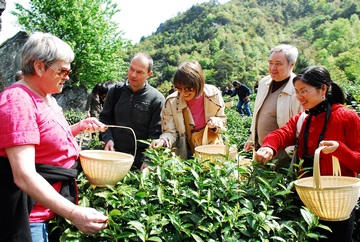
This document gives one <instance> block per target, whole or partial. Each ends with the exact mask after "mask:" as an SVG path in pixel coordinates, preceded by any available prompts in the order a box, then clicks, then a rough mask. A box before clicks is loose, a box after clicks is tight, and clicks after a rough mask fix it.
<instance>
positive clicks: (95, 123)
mask: <svg viewBox="0 0 360 242" xmlns="http://www.w3.org/2000/svg"><path fill="white" fill-rule="evenodd" d="M78 124H79V127H80V131H85V130H86V132H90V133H94V132H97V131H101V132H104V131H105V130H107V126H106V125H105V124H103V123H102V122H100V121H99V120H98V119H97V118H94V117H91V118H86V119H83V120H80V122H79V123H78Z"/></svg>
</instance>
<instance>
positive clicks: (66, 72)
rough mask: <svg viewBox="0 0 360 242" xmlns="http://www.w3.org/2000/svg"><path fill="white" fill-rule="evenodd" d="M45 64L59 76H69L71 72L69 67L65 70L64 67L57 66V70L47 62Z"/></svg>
mask: <svg viewBox="0 0 360 242" xmlns="http://www.w3.org/2000/svg"><path fill="white" fill-rule="evenodd" d="M45 65H46V66H47V67H49V68H50V69H52V70H53V71H55V72H56V73H57V74H58V75H59V76H62V77H65V76H69V75H70V73H71V72H72V70H71V69H69V70H65V69H61V68H57V70H56V69H54V67H52V66H50V65H48V64H45Z"/></svg>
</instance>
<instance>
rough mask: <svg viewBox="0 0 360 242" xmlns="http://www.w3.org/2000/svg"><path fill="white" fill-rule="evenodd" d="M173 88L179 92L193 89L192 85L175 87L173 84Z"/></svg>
mask: <svg viewBox="0 0 360 242" xmlns="http://www.w3.org/2000/svg"><path fill="white" fill-rule="evenodd" d="M175 88H176V90H178V91H179V92H181V91H182V90H184V92H191V91H194V88H192V87H184V88H182V87H176V86H175Z"/></svg>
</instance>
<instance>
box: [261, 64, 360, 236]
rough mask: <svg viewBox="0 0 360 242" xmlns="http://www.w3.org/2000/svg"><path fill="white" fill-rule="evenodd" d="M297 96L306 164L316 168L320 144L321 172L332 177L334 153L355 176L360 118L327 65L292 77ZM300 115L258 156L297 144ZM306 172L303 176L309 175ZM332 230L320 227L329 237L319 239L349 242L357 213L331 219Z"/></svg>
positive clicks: (268, 139)
mask: <svg viewBox="0 0 360 242" xmlns="http://www.w3.org/2000/svg"><path fill="white" fill-rule="evenodd" d="M293 83H294V86H295V90H296V95H297V98H298V100H299V102H300V103H301V105H302V106H303V108H304V109H305V110H306V111H305V112H306V113H308V115H307V117H306V118H305V120H304V121H303V123H302V126H301V130H300V133H299V135H298V143H297V145H298V149H297V151H298V157H299V159H303V160H304V163H303V168H304V167H313V157H314V153H315V150H316V149H317V148H318V146H319V145H320V146H327V148H325V149H323V150H322V153H321V155H320V173H321V175H322V176H331V175H332V174H333V173H332V169H333V167H332V156H336V157H337V158H338V159H339V163H340V168H341V174H342V175H343V176H350V177H356V176H357V174H358V173H359V172H360V139H359V135H360V117H359V116H358V115H357V113H356V112H355V111H354V110H351V109H349V108H346V107H344V106H343V104H344V103H345V97H344V93H343V91H342V89H341V88H340V87H339V86H338V85H337V84H336V83H334V82H333V81H332V80H331V77H330V73H329V72H328V70H326V69H325V68H324V67H320V66H314V67H308V68H306V69H304V70H303V71H301V72H300V73H299V74H298V75H297V76H296V77H294V79H293ZM300 115H301V114H298V115H296V116H294V117H292V118H291V119H290V120H289V122H287V123H286V124H285V125H284V126H283V127H281V128H280V129H277V130H275V131H273V132H271V133H270V134H268V135H267V136H266V137H265V139H264V142H263V145H262V146H261V148H260V149H259V150H258V151H257V152H256V154H255V159H256V160H257V161H260V162H262V163H265V162H267V161H268V160H270V159H272V158H273V156H274V155H276V153H277V152H278V150H280V149H282V148H284V147H287V146H290V145H295V144H296V140H297V134H296V133H297V131H298V129H297V122H298V120H299V118H300ZM310 174H311V173H308V174H307V173H305V174H304V175H305V176H306V175H310ZM321 223H322V224H325V225H327V226H329V227H330V228H331V230H332V232H329V231H325V230H321V232H322V233H325V235H326V236H327V237H328V238H327V239H320V241H327V242H329V241H334V242H338V241H343V242H350V241H351V237H352V231H353V227H354V212H353V213H352V214H351V217H350V219H348V220H344V221H339V222H329V221H321Z"/></svg>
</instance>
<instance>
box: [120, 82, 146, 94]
mask: <svg viewBox="0 0 360 242" xmlns="http://www.w3.org/2000/svg"><path fill="white" fill-rule="evenodd" d="M125 87H126V89H127V90H128V91H129V92H130V93H132V94H135V93H143V92H145V91H146V90H148V89H149V87H150V84H149V82H148V80H146V82H145V85H144V86H143V87H142V88H141V89H139V90H138V91H136V92H133V91H132V89H131V87H130V84H129V80H126V82H125Z"/></svg>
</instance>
